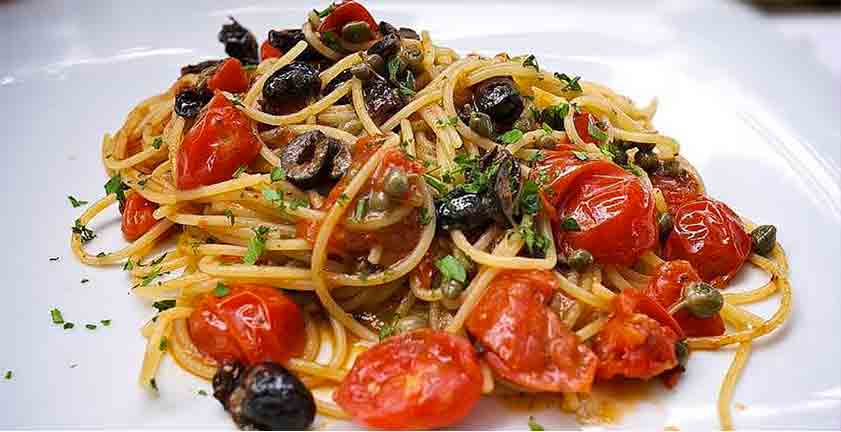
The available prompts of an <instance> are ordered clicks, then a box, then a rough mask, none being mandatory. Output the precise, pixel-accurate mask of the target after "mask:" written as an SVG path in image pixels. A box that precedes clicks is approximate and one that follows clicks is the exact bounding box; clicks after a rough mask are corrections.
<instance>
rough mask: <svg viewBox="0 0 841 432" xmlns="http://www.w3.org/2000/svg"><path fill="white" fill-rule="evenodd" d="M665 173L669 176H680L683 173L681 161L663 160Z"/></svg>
mask: <svg viewBox="0 0 841 432" xmlns="http://www.w3.org/2000/svg"><path fill="white" fill-rule="evenodd" d="M663 173H664V174H666V175H667V176H669V177H679V176H680V175H681V174H682V173H683V168H681V167H680V162H679V161H678V160H677V159H669V160H666V161H663Z"/></svg>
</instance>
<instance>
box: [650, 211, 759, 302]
mask: <svg viewBox="0 0 841 432" xmlns="http://www.w3.org/2000/svg"><path fill="white" fill-rule="evenodd" d="M672 216H673V220H674V228H672V232H671V234H670V235H669V238H668V240H666V244H665V247H664V248H663V254H664V256H665V259H667V260H677V259H683V260H686V261H689V262H690V263H691V264H692V267H694V268H695V269H696V270H697V271H698V274H699V275H701V278H703V279H704V280H705V281H707V282H710V283H711V284H713V285H715V286H716V287H723V286H726V285H727V282H728V281H729V280H730V279H732V278H733V276H735V275H736V273H737V272H738V271H739V269H740V268H742V264H744V263H745V261H746V260H747V258H748V255H749V254H750V250H751V240H750V236H749V235H748V233H747V232H746V231H745V228H744V227H743V226H742V222H741V220H740V219H739V216H737V215H736V213H734V212H733V210H730V208H729V207H727V205H725V204H724V203H722V202H719V201H716V200H713V199H710V198H706V197H698V198H696V199H694V200H692V201H688V202H686V203H684V204H683V205H681V206H680V207H678V208H677V210H675V211H674V213H673V215H672Z"/></svg>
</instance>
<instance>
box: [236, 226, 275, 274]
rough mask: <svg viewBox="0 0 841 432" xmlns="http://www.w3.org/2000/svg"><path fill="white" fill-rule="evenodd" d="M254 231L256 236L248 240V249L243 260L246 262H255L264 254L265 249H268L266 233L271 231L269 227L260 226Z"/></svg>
mask: <svg viewBox="0 0 841 432" xmlns="http://www.w3.org/2000/svg"><path fill="white" fill-rule="evenodd" d="M253 231H254V237H252V238H251V240H249V241H248V251H247V252H246V253H245V256H244V257H243V258H242V262H244V263H246V264H252V265H253V264H254V263H256V262H257V260H258V259H259V258H260V255H263V250H265V249H266V234H268V233H269V231H270V230H269V227H266V226H259V227H257V228H256V229H254V230H253Z"/></svg>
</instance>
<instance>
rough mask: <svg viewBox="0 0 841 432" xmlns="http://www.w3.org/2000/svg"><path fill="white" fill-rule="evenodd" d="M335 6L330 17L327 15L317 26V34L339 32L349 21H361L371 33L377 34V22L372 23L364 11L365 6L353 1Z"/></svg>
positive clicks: (369, 16) (369, 14)
mask: <svg viewBox="0 0 841 432" xmlns="http://www.w3.org/2000/svg"><path fill="white" fill-rule="evenodd" d="M335 6H336V8H335V9H333V12H330V15H327V17H326V18H324V21H321V25H320V26H318V32H319V33H326V32H329V31H341V30H342V26H344V25H345V24H347V23H349V22H351V21H363V22H365V23H366V24H368V27H369V28H370V29H371V33H373V34H377V33H378V32H379V27H377V22H376V21H374V17H372V16H371V13H370V12H368V9H365V6H362V5H361V4H359V3H357V2H355V1H353V0H350V1H345V2H341V3H336V4H335Z"/></svg>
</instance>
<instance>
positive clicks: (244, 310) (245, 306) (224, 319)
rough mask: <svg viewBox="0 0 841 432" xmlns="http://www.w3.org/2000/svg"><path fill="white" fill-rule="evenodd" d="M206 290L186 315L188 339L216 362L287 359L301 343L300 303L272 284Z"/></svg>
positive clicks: (253, 361) (247, 362)
mask: <svg viewBox="0 0 841 432" xmlns="http://www.w3.org/2000/svg"><path fill="white" fill-rule="evenodd" d="M229 289H230V292H228V293H227V294H226V295H224V296H222V297H217V296H216V295H215V294H208V295H207V296H206V297H205V298H204V299H202V301H201V302H200V303H199V305H198V306H197V307H196V309H195V310H194V311H193V313H192V314H191V315H190V318H189V319H188V320H187V324H188V329H189V331H190V339H192V341H193V343H194V344H195V345H196V347H197V348H198V349H199V351H201V352H202V353H203V354H205V355H206V356H208V357H210V358H212V359H214V360H216V361H217V362H219V363H222V362H223V361H232V360H238V361H241V362H243V363H245V364H255V363H258V362H262V361H271V362H275V363H285V362H286V361H287V360H288V359H289V357H291V356H294V355H297V354H300V353H301V351H302V350H303V348H304V318H303V315H302V314H301V310H300V308H298V305H297V304H295V303H294V302H293V301H292V300H290V299H289V297H287V296H285V295H284V294H283V293H281V292H280V291H278V290H277V289H275V288H272V287H269V286H263V285H252V284H239V285H233V286H230V287H229Z"/></svg>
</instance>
